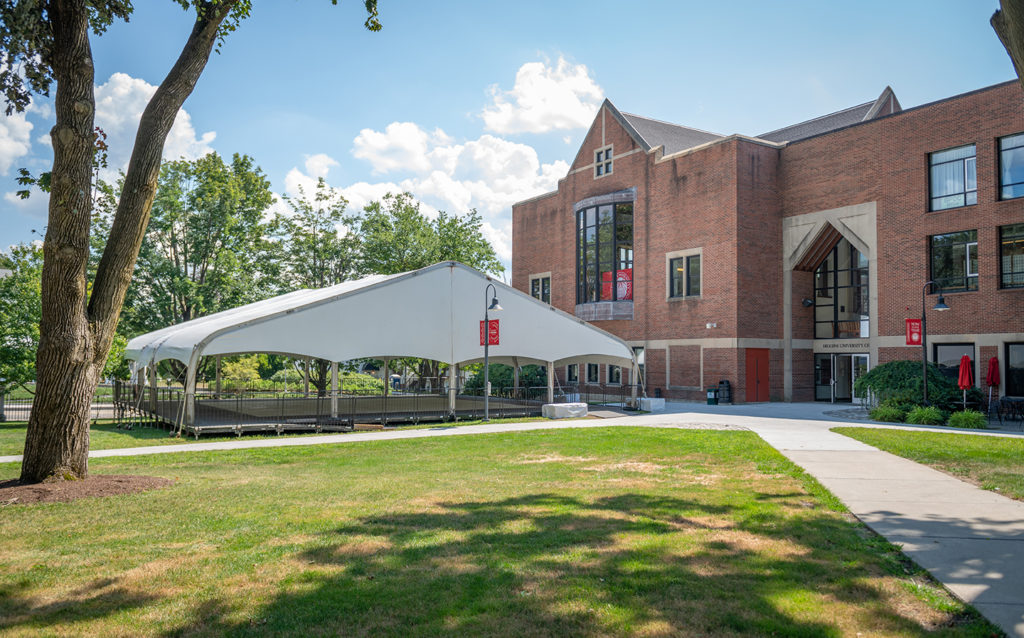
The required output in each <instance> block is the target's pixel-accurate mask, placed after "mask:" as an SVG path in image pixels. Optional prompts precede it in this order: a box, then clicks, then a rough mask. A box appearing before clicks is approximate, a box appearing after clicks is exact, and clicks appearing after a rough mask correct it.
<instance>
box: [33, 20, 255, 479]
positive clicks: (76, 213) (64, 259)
mask: <svg viewBox="0 0 1024 638" xmlns="http://www.w3.org/2000/svg"><path fill="white" fill-rule="evenodd" d="M235 4H237V0H228V1H226V2H223V3H219V4H216V5H213V6H210V5H205V10H203V11H201V12H200V15H199V17H198V19H197V20H196V23H195V25H194V26H193V29H192V33H191V35H190V36H189V39H188V41H187V42H186V43H185V47H184V49H183V50H182V52H181V55H180V56H179V57H178V60H177V62H175V64H174V67H173V68H172V69H171V71H170V73H168V75H167V77H166V78H165V79H164V81H163V82H162V83H161V84H160V87H159V88H158V89H157V91H156V93H155V94H154V95H153V98H152V99H151V100H150V102H149V104H148V105H147V106H146V110H145V111H144V112H143V114H142V119H141V120H140V122H139V130H138V133H137V134H136V138H135V147H134V148H133V150H132V157H131V160H130V162H129V164H128V172H127V174H126V175H125V182H124V188H123V189H122V196H121V200H120V202H119V203H118V207H117V213H116V214H115V216H114V220H113V224H112V225H111V231H110V237H109V239H108V240H107V245H106V247H105V249H104V251H103V256H102V257H101V259H100V263H99V267H98V269H97V271H96V279H95V281H94V282H93V287H92V295H91V296H89V295H88V293H87V286H86V266H87V264H88V259H89V223H90V216H91V212H92V211H91V204H92V194H91V191H92V161H93V149H94V142H93V116H94V111H95V98H94V96H93V62H92V52H91V50H90V48H89V14H88V9H87V7H86V3H85V2H84V1H83V0H53V2H51V4H50V7H49V13H48V15H49V19H50V23H51V25H50V26H51V28H52V29H53V38H54V45H53V46H54V52H53V75H54V79H55V80H56V82H57V95H56V99H55V101H54V107H55V111H56V116H57V123H56V125H55V126H54V127H53V129H51V131H50V137H51V139H52V142H53V151H54V158H53V171H52V173H51V190H50V207H49V224H48V226H47V231H46V238H45V241H44V243H43V274H42V306H43V311H42V318H41V321H40V323H39V350H38V352H37V354H36V381H37V383H36V395H35V398H34V400H33V403H32V414H31V416H30V417H29V424H28V433H27V436H26V438H25V454H24V458H23V460H22V466H21V480H22V481H23V482H39V481H45V480H62V479H76V478H85V477H86V476H88V468H89V408H90V406H91V403H92V397H93V395H94V394H95V392H96V387H97V386H98V385H99V381H100V373H101V372H102V370H103V364H104V362H105V360H106V357H107V352H108V351H109V350H110V343H111V341H112V340H113V338H114V331H115V329H116V328H117V320H118V318H119V316H120V313H121V306H122V304H123V302H124V295H125V293H126V292H127V290H128V284H129V283H130V282H131V277H132V271H133V270H134V268H135V260H136V258H137V257H138V254H139V247H140V246H141V244H142V237H143V235H144V234H145V231H146V226H147V225H148V224H149V211H150V207H151V206H152V203H153V196H154V194H155V193H156V180H157V176H158V174H159V171H160V160H161V156H162V155H163V147H164V141H165V140H166V138H167V133H168V132H169V131H170V129H171V125H172V124H173V123H174V118H175V116H176V115H177V113H178V110H179V109H180V108H181V105H182V104H183V103H184V101H185V98H187V97H188V96H189V94H190V93H191V92H192V90H193V89H194V88H195V84H196V82H197V81H198V80H199V76H200V74H201V73H202V71H203V68H204V67H205V66H206V62H207V60H208V59H209V57H210V51H211V50H212V49H213V44H214V42H215V40H216V37H217V31H218V29H219V27H220V24H221V22H222V21H223V20H224V18H225V16H227V14H228V13H229V12H230V11H231V9H232V8H233V7H234V5H235Z"/></svg>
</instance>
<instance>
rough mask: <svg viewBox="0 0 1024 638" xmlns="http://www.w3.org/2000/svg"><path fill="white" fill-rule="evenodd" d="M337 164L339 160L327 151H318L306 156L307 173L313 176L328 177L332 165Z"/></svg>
mask: <svg viewBox="0 0 1024 638" xmlns="http://www.w3.org/2000/svg"><path fill="white" fill-rule="evenodd" d="M337 165H338V160H336V159H334V158H333V157H331V156H330V155H328V154H326V153H317V154H316V155H307V156H306V173H308V174H309V175H312V176H313V177H317V178H319V177H323V178H326V177H327V173H328V172H329V171H330V170H331V167H332V166H337Z"/></svg>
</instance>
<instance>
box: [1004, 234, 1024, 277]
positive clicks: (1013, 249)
mask: <svg viewBox="0 0 1024 638" xmlns="http://www.w3.org/2000/svg"><path fill="white" fill-rule="evenodd" d="M999 237H1000V240H999V266H1000V267H999V270H1000V273H1001V279H1000V282H1001V285H1002V287H1003V288H1016V287H1018V286H1024V224H1013V225H1011V226H1003V227H1002V228H1000V229H999Z"/></svg>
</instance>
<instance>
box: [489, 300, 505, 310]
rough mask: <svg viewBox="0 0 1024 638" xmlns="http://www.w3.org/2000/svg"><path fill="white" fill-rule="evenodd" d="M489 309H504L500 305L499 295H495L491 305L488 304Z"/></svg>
mask: <svg viewBox="0 0 1024 638" xmlns="http://www.w3.org/2000/svg"><path fill="white" fill-rule="evenodd" d="M487 309H488V310H504V308H502V307H501V306H499V305H498V298H497V297H494V298H493V299H491V305H490V306H487Z"/></svg>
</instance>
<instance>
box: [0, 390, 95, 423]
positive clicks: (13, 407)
mask: <svg viewBox="0 0 1024 638" xmlns="http://www.w3.org/2000/svg"><path fill="white" fill-rule="evenodd" d="M32 400H33V398H32V396H30V395H29V396H26V395H25V394H24V393H18V394H14V393H8V394H6V395H2V394H0V423H3V422H6V421H28V418H29V416H30V415H31V414H32ZM89 414H90V418H91V419H92V420H93V421H98V420H99V419H112V418H115V415H114V396H113V387H112V386H109V385H102V386H100V387H99V388H98V389H97V390H96V395H95V396H94V397H93V399H92V406H91V407H90V408H89Z"/></svg>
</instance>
